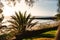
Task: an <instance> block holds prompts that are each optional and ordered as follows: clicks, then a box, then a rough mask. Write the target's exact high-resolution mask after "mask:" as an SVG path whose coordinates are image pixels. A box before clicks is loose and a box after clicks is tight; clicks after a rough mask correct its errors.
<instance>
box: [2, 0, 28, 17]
mask: <svg viewBox="0 0 60 40" xmlns="http://www.w3.org/2000/svg"><path fill="white" fill-rule="evenodd" d="M2 3H3V4H4V7H3V15H4V16H12V15H14V14H15V12H19V11H21V12H22V13H23V12H25V11H29V6H28V5H26V4H25V1H24V0H21V2H20V3H18V2H16V5H15V6H14V5H13V3H11V4H9V5H8V4H7V3H6V2H5V1H2Z"/></svg>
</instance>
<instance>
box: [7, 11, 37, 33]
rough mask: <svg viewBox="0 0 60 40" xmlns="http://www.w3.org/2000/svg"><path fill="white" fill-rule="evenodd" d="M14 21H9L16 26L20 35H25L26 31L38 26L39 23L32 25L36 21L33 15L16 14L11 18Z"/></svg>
mask: <svg viewBox="0 0 60 40" xmlns="http://www.w3.org/2000/svg"><path fill="white" fill-rule="evenodd" d="M11 17H12V19H13V20H14V21H12V20H9V21H8V22H10V23H12V24H14V25H15V28H17V29H18V31H19V33H20V32H21V33H23V32H25V31H26V28H31V27H33V26H35V25H36V24H37V22H35V23H31V22H32V21H33V20H34V17H31V14H28V15H27V14H26V12H25V13H21V12H19V13H15V15H14V16H11ZM29 18H32V19H29Z"/></svg>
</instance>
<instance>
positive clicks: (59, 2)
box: [55, 0, 60, 20]
mask: <svg viewBox="0 0 60 40" xmlns="http://www.w3.org/2000/svg"><path fill="white" fill-rule="evenodd" d="M57 12H58V14H56V15H55V16H56V17H57V20H59V19H60V0H58V10H57Z"/></svg>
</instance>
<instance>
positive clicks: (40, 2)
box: [2, 0, 58, 16]
mask: <svg viewBox="0 0 60 40" xmlns="http://www.w3.org/2000/svg"><path fill="white" fill-rule="evenodd" d="M57 1H58V0H37V1H36V2H35V3H34V5H33V7H31V8H29V7H28V6H27V5H26V4H25V3H24V0H21V2H20V4H18V3H17V4H16V6H15V7H14V6H13V5H12V4H10V5H7V2H4V1H2V3H3V4H4V9H3V14H4V16H11V15H13V14H14V12H15V11H17V12H18V11H21V12H25V11H26V10H27V14H29V13H31V15H32V16H54V15H56V14H57V9H58V7H57V3H58V2H57ZM11 6H12V7H11Z"/></svg>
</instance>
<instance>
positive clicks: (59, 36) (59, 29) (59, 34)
mask: <svg viewBox="0 0 60 40" xmlns="http://www.w3.org/2000/svg"><path fill="white" fill-rule="evenodd" d="M57 11H58V14H57V15H56V16H57V19H58V20H60V0H58V10H57ZM56 40H60V22H59V27H58V33H57V36H56Z"/></svg>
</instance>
